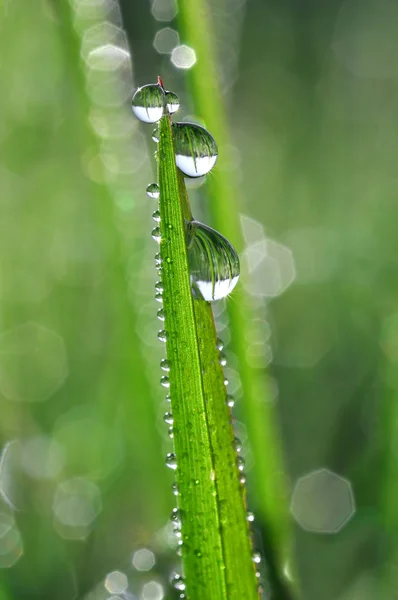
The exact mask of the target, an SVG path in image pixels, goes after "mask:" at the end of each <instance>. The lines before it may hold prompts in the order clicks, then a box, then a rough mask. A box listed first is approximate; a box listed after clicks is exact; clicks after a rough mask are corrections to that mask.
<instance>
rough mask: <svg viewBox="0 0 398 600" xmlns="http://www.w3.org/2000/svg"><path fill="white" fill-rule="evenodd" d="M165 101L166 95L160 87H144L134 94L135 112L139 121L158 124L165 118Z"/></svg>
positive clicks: (154, 85) (133, 106) (133, 105)
mask: <svg viewBox="0 0 398 600" xmlns="http://www.w3.org/2000/svg"><path fill="white" fill-rule="evenodd" d="M165 101H166V99H165V93H164V91H163V88H161V87H160V85H158V84H152V83H150V84H148V85H144V86H143V87H141V88H138V90H137V91H136V92H135V94H134V97H133V102H132V108H133V112H134V114H135V116H136V117H137V119H139V120H140V121H143V122H144V123H156V121H159V120H160V119H161V117H162V116H163V111H164V106H165Z"/></svg>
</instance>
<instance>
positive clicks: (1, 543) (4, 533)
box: [0, 512, 23, 569]
mask: <svg viewBox="0 0 398 600" xmlns="http://www.w3.org/2000/svg"><path fill="white" fill-rule="evenodd" d="M22 554H23V542H22V537H21V534H20V532H19V530H18V528H17V527H16V525H15V521H14V518H13V516H12V515H11V514H8V513H6V512H0V569H7V568H9V567H12V566H13V565H15V563H16V562H17V561H18V560H19V559H20V558H21V556H22Z"/></svg>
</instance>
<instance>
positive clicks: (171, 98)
mask: <svg viewBox="0 0 398 600" xmlns="http://www.w3.org/2000/svg"><path fill="white" fill-rule="evenodd" d="M166 104H167V110H168V111H169V113H170V114H171V115H172V114H174V113H175V112H177V110H178V109H179V108H180V99H179V97H178V96H177V94H175V93H174V92H168V91H166Z"/></svg>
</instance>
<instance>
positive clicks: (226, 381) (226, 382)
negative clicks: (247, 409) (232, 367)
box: [224, 377, 229, 385]
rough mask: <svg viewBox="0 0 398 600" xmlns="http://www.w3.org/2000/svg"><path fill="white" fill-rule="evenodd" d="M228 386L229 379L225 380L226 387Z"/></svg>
mask: <svg viewBox="0 0 398 600" xmlns="http://www.w3.org/2000/svg"><path fill="white" fill-rule="evenodd" d="M228 384H229V379H227V378H226V377H225V379H224V385H228Z"/></svg>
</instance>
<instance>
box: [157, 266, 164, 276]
mask: <svg viewBox="0 0 398 600" xmlns="http://www.w3.org/2000/svg"><path fill="white" fill-rule="evenodd" d="M156 272H157V274H158V276H159V277H162V275H163V267H162V266H160V267H156Z"/></svg>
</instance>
